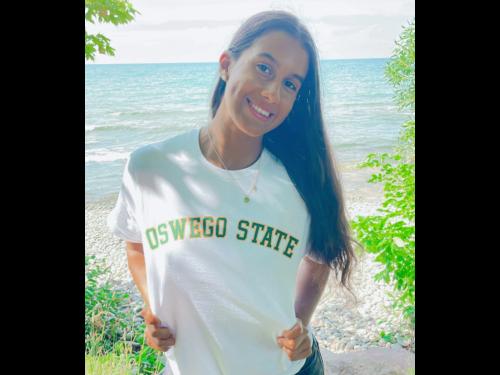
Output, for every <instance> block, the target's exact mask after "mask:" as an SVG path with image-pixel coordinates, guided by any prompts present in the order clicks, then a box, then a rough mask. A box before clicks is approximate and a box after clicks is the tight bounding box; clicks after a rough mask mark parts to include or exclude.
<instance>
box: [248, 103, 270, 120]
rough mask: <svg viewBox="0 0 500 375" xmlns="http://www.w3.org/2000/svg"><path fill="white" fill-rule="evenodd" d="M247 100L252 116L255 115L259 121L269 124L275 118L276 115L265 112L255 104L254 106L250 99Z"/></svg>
mask: <svg viewBox="0 0 500 375" xmlns="http://www.w3.org/2000/svg"><path fill="white" fill-rule="evenodd" d="M246 99H247V103H248V107H249V108H250V112H252V115H254V117H256V118H257V119H259V120H261V121H264V122H267V121H269V120H270V119H272V118H273V116H274V113H272V112H268V111H265V110H263V109H262V108H260V107H259V106H256V105H255V104H253V103H252V102H251V101H250V99H249V98H246Z"/></svg>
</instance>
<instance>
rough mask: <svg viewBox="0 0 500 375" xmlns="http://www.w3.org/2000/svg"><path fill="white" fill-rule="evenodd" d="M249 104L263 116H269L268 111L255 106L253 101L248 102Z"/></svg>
mask: <svg viewBox="0 0 500 375" xmlns="http://www.w3.org/2000/svg"><path fill="white" fill-rule="evenodd" d="M250 105H251V106H252V108H253V109H255V110H256V111H257V112H259V113H260V114H261V115H263V116H266V117H269V115H270V113H269V112H266V111H264V110H263V109H261V108H259V107H257V106H256V105H255V104H253V103H250Z"/></svg>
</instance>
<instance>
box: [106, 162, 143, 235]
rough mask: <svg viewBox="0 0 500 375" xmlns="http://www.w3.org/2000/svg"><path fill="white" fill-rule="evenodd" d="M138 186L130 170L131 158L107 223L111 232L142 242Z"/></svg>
mask: <svg viewBox="0 0 500 375" xmlns="http://www.w3.org/2000/svg"><path fill="white" fill-rule="evenodd" d="M137 191H138V187H137V185H136V182H135V181H134V178H133V174H132V172H131V171H130V158H129V159H128V160H127V162H126V164H125V169H124V171H123V177H122V183H121V187H120V193H119V194H118V199H117V201H116V205H115V207H114V208H113V210H112V211H111V213H110V214H109V215H108V218H107V225H108V228H109V230H110V231H111V233H113V234H114V235H115V236H116V237H118V238H121V239H122V240H126V241H130V242H136V243H142V235H141V230H140V227H139V225H138V223H137V201H138V194H137Z"/></svg>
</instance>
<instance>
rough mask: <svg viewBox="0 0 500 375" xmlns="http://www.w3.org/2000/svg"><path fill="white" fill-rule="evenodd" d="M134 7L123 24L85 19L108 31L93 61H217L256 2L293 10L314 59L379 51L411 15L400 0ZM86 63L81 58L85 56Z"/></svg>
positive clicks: (95, 29) (141, 1) (147, 3)
mask: <svg viewBox="0 0 500 375" xmlns="http://www.w3.org/2000/svg"><path fill="white" fill-rule="evenodd" d="M131 3H132V4H133V6H134V8H135V9H137V10H138V11H139V12H140V13H141V14H138V15H136V17H135V19H134V20H133V21H132V22H131V23H129V24H125V25H118V26H115V25H110V24H91V23H87V22H86V23H85V28H86V31H87V32H88V33H91V34H96V33H102V34H104V35H105V36H106V37H108V38H109V39H111V46H112V47H113V48H115V56H112V57H111V56H105V55H99V54H97V55H96V59H95V62H94V63H97V64H136V63H171V62H217V61H218V59H219V56H220V54H221V53H222V52H223V51H224V49H226V48H227V46H228V44H229V42H230V40H231V38H232V36H233V34H234V33H235V32H236V30H237V29H238V27H239V26H240V25H241V24H242V23H243V22H244V21H245V20H246V19H247V18H249V17H250V16H252V15H253V14H255V13H258V12H261V11H263V10H271V9H281V10H287V11H290V12H292V13H293V14H295V15H297V16H298V17H299V18H300V19H301V20H302V21H303V23H304V24H305V25H306V26H307V27H308V29H309V30H310V32H311V34H312V35H313V37H314V39H315V42H316V45H317V47H318V52H319V56H320V59H322V60H330V59H359V58H385V57H390V56H391V55H392V52H393V49H394V46H395V44H394V42H395V41H396V40H397V39H398V37H399V35H400V33H401V31H402V30H403V29H402V28H403V26H406V25H407V24H408V23H409V22H410V21H411V20H412V19H413V18H414V16H415V1H414V0H411V1H406V0H308V1H294V0H280V1H276V0H274V1H270V0H250V1H249V0H182V1H179V0H131ZM87 63H88V62H87Z"/></svg>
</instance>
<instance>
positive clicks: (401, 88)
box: [352, 20, 415, 328]
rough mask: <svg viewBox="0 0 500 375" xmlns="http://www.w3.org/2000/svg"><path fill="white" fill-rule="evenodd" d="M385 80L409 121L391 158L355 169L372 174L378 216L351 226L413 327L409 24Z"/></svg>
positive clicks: (370, 159) (371, 158) (378, 157)
mask: <svg viewBox="0 0 500 375" xmlns="http://www.w3.org/2000/svg"><path fill="white" fill-rule="evenodd" d="M385 75H386V77H387V79H388V81H389V82H390V83H391V84H392V85H393V86H394V91H395V102H396V103H397V105H398V107H399V109H400V110H401V111H405V112H406V113H408V115H409V119H408V121H406V122H405V123H404V124H403V126H402V132H401V135H400V138H399V144H398V146H397V147H396V150H395V152H394V153H393V154H388V153H383V154H369V155H368V156H367V159H366V160H365V161H364V162H363V163H361V164H360V166H361V167H363V168H364V167H369V168H375V169H376V170H377V173H375V174H373V175H372V176H371V178H370V180H369V182H371V183H382V184H383V187H384V200H383V203H382V207H380V208H379V209H378V211H379V213H380V214H378V215H372V216H365V217H363V216H358V217H356V219H355V220H354V221H353V223H352V226H353V229H354V231H355V232H356V235H357V238H358V239H359V241H360V242H361V243H362V244H363V246H364V247H365V249H366V250H367V252H370V253H374V254H376V255H377V256H376V258H375V260H376V261H377V262H380V263H382V264H384V265H385V268H384V269H383V270H382V271H381V272H380V273H378V274H377V275H376V276H375V278H376V280H384V281H385V282H386V283H392V284H393V285H394V288H395V293H394V295H393V297H394V298H395V300H394V302H395V307H397V308H401V309H402V311H403V313H404V316H405V317H406V318H407V319H408V321H409V322H410V323H411V326H412V328H414V324H415V20H413V21H412V22H411V23H409V24H408V25H407V26H406V27H405V28H404V30H403V32H402V33H401V35H400V37H399V40H398V41H396V48H395V50H394V54H393V56H392V58H391V60H390V62H389V63H388V65H387V67H386V70H385Z"/></svg>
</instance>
